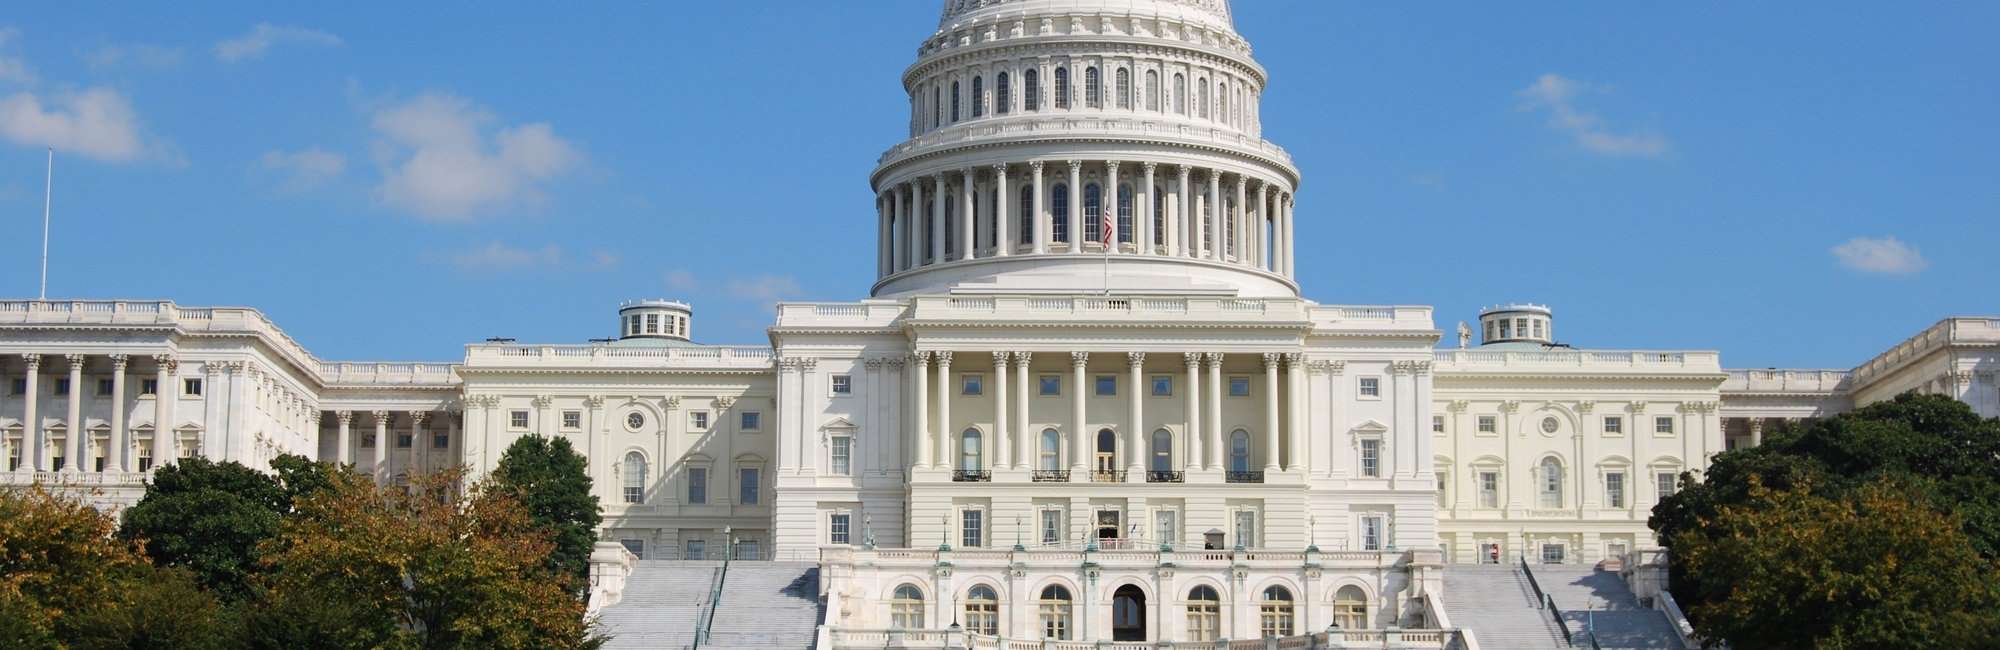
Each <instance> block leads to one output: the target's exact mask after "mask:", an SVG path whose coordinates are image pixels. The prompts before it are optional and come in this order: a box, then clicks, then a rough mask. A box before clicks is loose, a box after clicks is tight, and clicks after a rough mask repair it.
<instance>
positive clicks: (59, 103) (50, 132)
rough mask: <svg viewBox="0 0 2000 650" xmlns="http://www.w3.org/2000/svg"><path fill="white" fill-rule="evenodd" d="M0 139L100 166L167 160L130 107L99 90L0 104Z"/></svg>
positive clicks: (23, 96)
mask: <svg viewBox="0 0 2000 650" xmlns="http://www.w3.org/2000/svg"><path fill="white" fill-rule="evenodd" d="M0 137H4V138H6V139H7V140H8V141H11V142H13V143H15V144H19V145H27V146H35V147H54V148H55V149H56V150H57V151H59V152H63V153H71V154H77V155H81V156H84V157H86V158H90V159H93V160H99V161H105V162H131V161H134V160H139V159H141V158H145V157H158V158H165V159H172V158H173V155H172V154H171V153H170V152H169V151H168V150H167V149H166V148H165V147H164V145H160V144H157V143H149V142H148V141H147V138H146V136H145V135H144V133H143V131H142V129H141V128H140V126H139V115H138V113H137V112H136V111H134V110H132V102H131V101H129V100H127V99H126V98H125V96H124V95H122V94H119V92H118V91H116V90H112V89H110V88H105V87H96V88H88V89H84V90H81V91H60V92H57V93H54V94H52V95H49V96H46V97H45V96H43V95H38V94H36V93H32V92H19V93H15V94H13V95H10V96H7V97H4V98H0Z"/></svg>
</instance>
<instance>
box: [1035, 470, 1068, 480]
mask: <svg viewBox="0 0 2000 650" xmlns="http://www.w3.org/2000/svg"><path fill="white" fill-rule="evenodd" d="M1028 478H1029V480H1032V481H1034V482H1036V483H1068V482H1069V470H1066V469H1038V470H1035V473H1034V474H1032V475H1030V476H1029V477H1028Z"/></svg>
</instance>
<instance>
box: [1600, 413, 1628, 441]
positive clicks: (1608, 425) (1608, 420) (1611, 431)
mask: <svg viewBox="0 0 2000 650" xmlns="http://www.w3.org/2000/svg"><path fill="white" fill-rule="evenodd" d="M1624 434H1625V418H1621V417H1618V416H1616V415H1611V416H1606V417H1605V418H1604V435H1607V436H1618V435H1624Z"/></svg>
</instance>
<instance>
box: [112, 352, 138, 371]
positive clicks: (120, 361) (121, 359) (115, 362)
mask: <svg viewBox="0 0 2000 650" xmlns="http://www.w3.org/2000/svg"><path fill="white" fill-rule="evenodd" d="M106 358H108V359H110V360H111V370H112V372H125V366H126V364H129V363H131V362H132V355H129V354H113V355H109V356H107V357H106Z"/></svg>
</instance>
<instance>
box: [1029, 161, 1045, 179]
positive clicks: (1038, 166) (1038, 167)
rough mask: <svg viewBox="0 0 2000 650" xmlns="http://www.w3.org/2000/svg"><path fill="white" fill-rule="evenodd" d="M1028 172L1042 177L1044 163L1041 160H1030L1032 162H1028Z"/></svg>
mask: <svg viewBox="0 0 2000 650" xmlns="http://www.w3.org/2000/svg"><path fill="white" fill-rule="evenodd" d="M1028 171H1029V172H1032V173H1034V174H1035V175H1036V176H1041V175H1042V161H1039V160H1030V161H1028Z"/></svg>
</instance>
